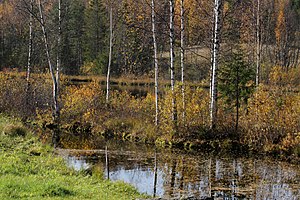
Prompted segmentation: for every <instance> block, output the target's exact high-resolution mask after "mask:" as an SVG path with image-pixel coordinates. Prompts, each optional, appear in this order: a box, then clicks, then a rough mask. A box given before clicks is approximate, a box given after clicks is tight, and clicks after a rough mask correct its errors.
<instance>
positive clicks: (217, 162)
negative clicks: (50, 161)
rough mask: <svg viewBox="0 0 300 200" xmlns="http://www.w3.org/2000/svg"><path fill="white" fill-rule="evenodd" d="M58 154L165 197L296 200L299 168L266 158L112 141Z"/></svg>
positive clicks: (299, 186) (73, 164)
mask: <svg viewBox="0 0 300 200" xmlns="http://www.w3.org/2000/svg"><path fill="white" fill-rule="evenodd" d="M106 149H107V150H106ZM60 153H61V154H63V155H64V157H65V159H66V161H67V163H68V165H69V166H70V167H73V168H75V169H76V170H81V169H89V168H91V167H92V166H94V167H95V166H96V167H99V168H101V169H102V170H103V171H104V174H105V176H106V178H109V179H110V180H113V181H116V180H122V181H124V182H127V183H130V184H132V185H133V186H135V187H136V188H137V189H138V191H139V192H141V193H146V194H148V195H151V196H155V197H161V198H164V199H187V198H193V199H257V200H258V199H276V200H279V199H286V200H297V199H300V167H299V166H297V165H292V164H288V163H284V162H279V161H274V160H273V161H272V160H270V159H262V158H260V159H258V158H245V157H242V156H237V155H209V154H204V153H201V152H188V153H187V152H183V151H178V150H171V149H153V147H149V146H147V145H140V144H139V145H137V144H132V143H127V142H123V141H118V142H117V141H112V140H110V141H103V142H102V143H101V144H100V143H99V149H96V150H87V151H86V150H67V149H65V150H60Z"/></svg>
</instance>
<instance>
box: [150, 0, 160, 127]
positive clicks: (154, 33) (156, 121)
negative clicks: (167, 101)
mask: <svg viewBox="0 0 300 200" xmlns="http://www.w3.org/2000/svg"><path fill="white" fill-rule="evenodd" d="M151 21H152V36H153V50H154V71H155V125H156V126H158V123H159V108H158V58H157V43H156V29H155V4H154V0H151Z"/></svg>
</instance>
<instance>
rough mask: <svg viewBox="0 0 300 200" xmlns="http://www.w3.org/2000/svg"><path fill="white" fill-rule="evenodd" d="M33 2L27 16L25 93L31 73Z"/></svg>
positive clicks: (31, 1)
mask: <svg viewBox="0 0 300 200" xmlns="http://www.w3.org/2000/svg"><path fill="white" fill-rule="evenodd" d="M32 13H33V0H30V16H29V44H28V60H27V73H26V80H27V89H26V90H27V92H28V89H29V81H30V73H31V60H32V48H33V47H32V44H33V36H32V33H33V16H32V15H33V14H32Z"/></svg>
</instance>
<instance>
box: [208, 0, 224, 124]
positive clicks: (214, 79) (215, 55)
mask: <svg viewBox="0 0 300 200" xmlns="http://www.w3.org/2000/svg"><path fill="white" fill-rule="evenodd" d="M222 3H223V2H222V0H215V5H214V31H213V46H212V48H213V49H212V67H211V70H212V73H211V94H210V95H211V97H210V122H211V123H210V127H211V128H212V129H214V128H215V127H216V121H217V98H218V90H217V87H218V65H219V50H220V35H221V28H222V25H221V15H222Z"/></svg>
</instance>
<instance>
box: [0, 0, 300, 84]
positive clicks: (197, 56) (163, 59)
mask: <svg viewBox="0 0 300 200" xmlns="http://www.w3.org/2000/svg"><path fill="white" fill-rule="evenodd" d="M43 4H44V5H43V7H44V8H45V9H44V13H45V14H44V16H45V25H46V28H47V30H48V38H49V39H48V40H49V43H50V45H49V46H50V51H52V57H53V59H54V60H55V57H56V56H57V52H58V44H57V39H56V38H57V37H58V34H59V31H58V1H54V0H50V1H45V2H43ZM111 4H112V12H113V53H112V56H113V58H112V67H111V70H112V73H113V75H115V76H128V75H138V76H141V75H148V76H154V75H153V74H154V68H153V56H152V55H153V44H152V43H153V41H152V30H151V29H152V27H151V2H150V1H144V0H119V1H111V2H110V1H109V0H89V1H88V0H73V1H71V0H65V1H62V5H61V15H62V19H61V30H62V40H61V56H62V58H61V60H62V61H61V62H62V68H61V71H62V72H63V73H65V74H72V75H79V74H84V75H90V74H97V75H101V74H102V75H104V74H106V72H107V64H108V55H109V11H110V10H109V7H110V5H111ZM184 5H185V13H184V16H185V48H186V55H185V56H186V64H187V66H186V79H187V80H189V79H190V80H195V81H201V80H203V79H208V78H209V71H210V57H211V56H210V49H211V43H212V42H211V40H212V27H213V6H214V2H213V1H208V0H202V1H200V0H185V1H184ZM223 7H224V8H223V12H222V24H223V26H222V31H221V34H222V36H221V38H222V39H221V46H222V48H221V53H220V54H221V55H222V56H223V57H226V55H228V52H229V51H231V50H232V49H235V48H237V46H240V47H241V48H242V50H243V57H244V59H245V60H246V61H247V62H248V63H249V64H250V65H251V66H253V67H254V65H255V62H256V40H257V38H256V37H257V32H258V31H259V33H260V38H261V47H260V48H261V50H260V51H261V65H263V67H262V80H264V81H267V78H268V74H269V72H270V70H271V68H272V67H274V66H282V67H285V68H293V67H297V65H298V63H299V43H300V38H299V37H300V36H299V26H300V25H299V24H300V22H299V21H300V16H299V15H300V11H299V10H300V3H299V1H298V0H288V1H281V0H260V12H259V13H257V0H251V1H238V0H228V1H224V5H223ZM30 12H31V11H30V1H26V0H4V1H2V2H1V3H0V24H1V25H0V26H1V36H0V37H1V44H0V60H1V63H0V67H1V69H7V68H17V69H19V70H21V71H22V70H26V67H27V58H28V43H29V20H30ZM32 12H33V14H34V20H33V30H32V31H33V47H32V65H33V71H34V72H45V71H47V70H46V69H47V58H46V54H45V50H44V44H43V36H42V35H43V33H42V29H41V27H40V23H39V14H38V6H37V4H35V5H34V7H33V9H32ZM155 13H156V35H157V36H156V37H157V48H158V57H159V60H160V62H159V63H160V64H159V68H160V76H161V77H164V78H167V79H168V78H169V76H168V74H169V73H168V70H169V64H170V63H169V62H170V61H169V59H168V58H169V53H168V52H169V17H170V10H169V1H166V0H159V1H156V6H155ZM258 15H259V19H260V25H259V27H257V16H258ZM174 29H175V49H177V51H176V56H175V60H176V67H177V68H178V69H179V60H180V59H179V57H180V56H179V48H180V32H181V28H180V1H179V0H178V1H175V28H174ZM177 77H178V78H179V77H180V76H179V73H177ZM137 78H138V77H137Z"/></svg>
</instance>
